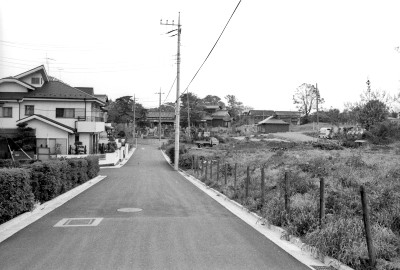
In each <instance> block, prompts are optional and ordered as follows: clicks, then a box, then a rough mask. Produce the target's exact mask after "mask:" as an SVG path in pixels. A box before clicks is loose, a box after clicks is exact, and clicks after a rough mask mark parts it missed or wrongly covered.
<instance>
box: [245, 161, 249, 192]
mask: <svg viewBox="0 0 400 270" xmlns="http://www.w3.org/2000/svg"><path fill="white" fill-rule="evenodd" d="M249 183H250V166H247V177H246V193H245V194H246V198H247V197H248V196H249Z"/></svg>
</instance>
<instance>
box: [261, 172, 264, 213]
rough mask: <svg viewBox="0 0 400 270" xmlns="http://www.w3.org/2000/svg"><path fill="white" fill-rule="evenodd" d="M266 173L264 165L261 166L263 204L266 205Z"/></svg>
mask: <svg viewBox="0 0 400 270" xmlns="http://www.w3.org/2000/svg"><path fill="white" fill-rule="evenodd" d="M264 193H265V174H264V166H262V167H261V206H262V205H264V196H265V194H264Z"/></svg>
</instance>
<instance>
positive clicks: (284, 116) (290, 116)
mask: <svg viewBox="0 0 400 270" xmlns="http://www.w3.org/2000/svg"><path fill="white" fill-rule="evenodd" d="M274 115H275V116H276V119H281V120H283V121H285V122H287V123H289V124H292V125H300V117H301V113H300V112H298V111H275V112H274Z"/></svg>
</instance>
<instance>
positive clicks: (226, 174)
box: [225, 163, 228, 185]
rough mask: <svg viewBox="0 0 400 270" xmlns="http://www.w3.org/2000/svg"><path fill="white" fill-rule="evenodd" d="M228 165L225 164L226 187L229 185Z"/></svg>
mask: <svg viewBox="0 0 400 270" xmlns="http://www.w3.org/2000/svg"><path fill="white" fill-rule="evenodd" d="M227 178H228V164H226V163H225V185H226V184H227V183H228V179H227Z"/></svg>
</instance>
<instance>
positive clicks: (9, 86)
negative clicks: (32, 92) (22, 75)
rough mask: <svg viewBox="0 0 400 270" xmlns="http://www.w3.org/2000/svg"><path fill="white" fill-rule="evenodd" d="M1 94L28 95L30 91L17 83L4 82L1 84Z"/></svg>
mask: <svg viewBox="0 0 400 270" xmlns="http://www.w3.org/2000/svg"><path fill="white" fill-rule="evenodd" d="M0 92H3V93H27V92H28V89H26V88H25V87H23V86H22V85H19V84H17V83H15V82H12V83H11V82H4V83H2V84H0Z"/></svg>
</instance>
